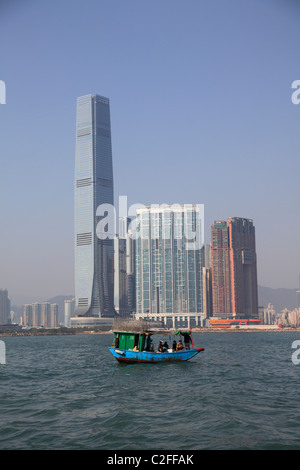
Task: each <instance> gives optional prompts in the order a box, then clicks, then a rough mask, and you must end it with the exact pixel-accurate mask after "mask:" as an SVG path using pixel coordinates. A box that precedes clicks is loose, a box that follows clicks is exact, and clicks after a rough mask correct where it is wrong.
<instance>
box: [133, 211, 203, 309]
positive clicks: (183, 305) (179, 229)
mask: <svg viewBox="0 0 300 470" xmlns="http://www.w3.org/2000/svg"><path fill="white" fill-rule="evenodd" d="M201 224H202V220H201V217H200V211H199V207H198V206H197V205H192V204H188V205H176V206H175V205H174V206H167V205H164V206H158V207H154V206H151V207H146V208H140V209H137V219H136V230H137V232H136V233H137V238H136V297H137V298H136V302H137V314H144V313H145V312H149V314H150V315H151V313H156V314H159V313H173V314H175V313H179V314H180V313H182V314H184V313H192V312H195V313H197V312H203V295H202V288H203V285H202V283H203V274H202V268H203V261H204V260H203V256H204V248H203V240H202V227H201ZM192 234H196V237H197V242H196V243H191V242H190V240H192V239H193V237H192V236H191V235H192ZM194 240H195V238H194Z"/></svg>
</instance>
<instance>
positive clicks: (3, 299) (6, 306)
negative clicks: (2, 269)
mask: <svg viewBox="0 0 300 470" xmlns="http://www.w3.org/2000/svg"><path fill="white" fill-rule="evenodd" d="M9 320H10V298H9V297H8V291H7V289H0V325H4V324H7V323H9Z"/></svg>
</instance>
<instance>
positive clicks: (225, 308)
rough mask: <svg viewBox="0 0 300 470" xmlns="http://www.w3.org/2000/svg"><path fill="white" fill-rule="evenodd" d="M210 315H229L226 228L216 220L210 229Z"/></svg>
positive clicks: (221, 222)
mask: <svg viewBox="0 0 300 470" xmlns="http://www.w3.org/2000/svg"><path fill="white" fill-rule="evenodd" d="M211 266H212V313H213V315H216V316H218V315H222V314H225V315H226V314H228V313H231V301H230V269H229V241H228V227H227V223H226V221H224V220H217V221H216V222H215V223H214V224H213V225H212V228H211Z"/></svg>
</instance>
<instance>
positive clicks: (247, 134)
mask: <svg viewBox="0 0 300 470" xmlns="http://www.w3.org/2000/svg"><path fill="white" fill-rule="evenodd" d="M299 24H300V2H299V1H297V0H294V1H292V0H281V1H280V0H227V1H224V0H206V1H204V0H85V1H84V2H83V1H82V0H81V1H78V0H60V1H58V0H52V1H45V0H43V1H41V0H39V1H37V0H6V1H5V0H0V44H1V60H0V80H3V81H4V82H5V84H6V104H0V155H1V167H0V168H1V171H0V217H1V219H0V220H1V230H0V287H6V288H7V289H8V290H9V294H10V296H11V298H12V303H16V302H17V301H18V300H19V298H20V297H22V301H23V299H24V298H25V297H28V299H29V300H31V301H33V300H38V299H39V300H43V299H44V300H45V299H46V298H49V297H52V296H55V295H60V294H65V295H71V294H73V293H74V249H73V232H74V229H73V220H74V216H73V181H74V163H75V118H76V99H77V97H78V96H81V95H84V94H88V93H95V94H100V95H104V96H107V97H109V99H110V105H111V124H112V144H113V164H114V181H115V184H114V188H115V201H116V205H118V197H119V196H120V195H122V196H123V195H126V196H127V197H128V205H131V204H134V203H143V204H151V203H199V204H204V205H205V237H206V238H205V242H206V243H209V242H210V227H211V224H212V223H213V222H214V220H217V219H227V218H228V217H247V218H251V219H253V221H254V225H255V227H256V243H257V258H258V282H259V284H261V285H265V286H268V287H274V288H276V287H289V288H294V287H298V276H299V273H300V248H299V233H300V218H299V173H300V160H299V142H300V141H299V135H300V134H299V131H300V105H294V104H293V103H292V101H291V95H292V93H293V90H292V88H291V84H292V82H293V81H294V80H300V65H299V44H300V28H299Z"/></svg>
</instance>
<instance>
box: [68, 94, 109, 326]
mask: <svg viewBox="0 0 300 470" xmlns="http://www.w3.org/2000/svg"><path fill="white" fill-rule="evenodd" d="M113 203H114V197H113V168H112V146H111V124H110V105H109V99H108V98H105V97H103V96H99V95H91V94H90V95H85V96H81V97H79V98H78V99H77V121H76V161H75V311H74V315H75V316H85V317H98V318H99V317H103V316H104V317H112V316H113V315H114V313H115V311H114V261H113V253H114V240H113V236H111V237H110V238H105V237H102V238H101V236H100V237H99V236H97V234H96V228H97V225H98V224H99V222H100V221H101V220H102V219H103V218H104V216H105V207H106V206H104V205H105V204H106V205H108V206H110V205H111V206H112V205H113ZM108 206H107V207H108Z"/></svg>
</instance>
